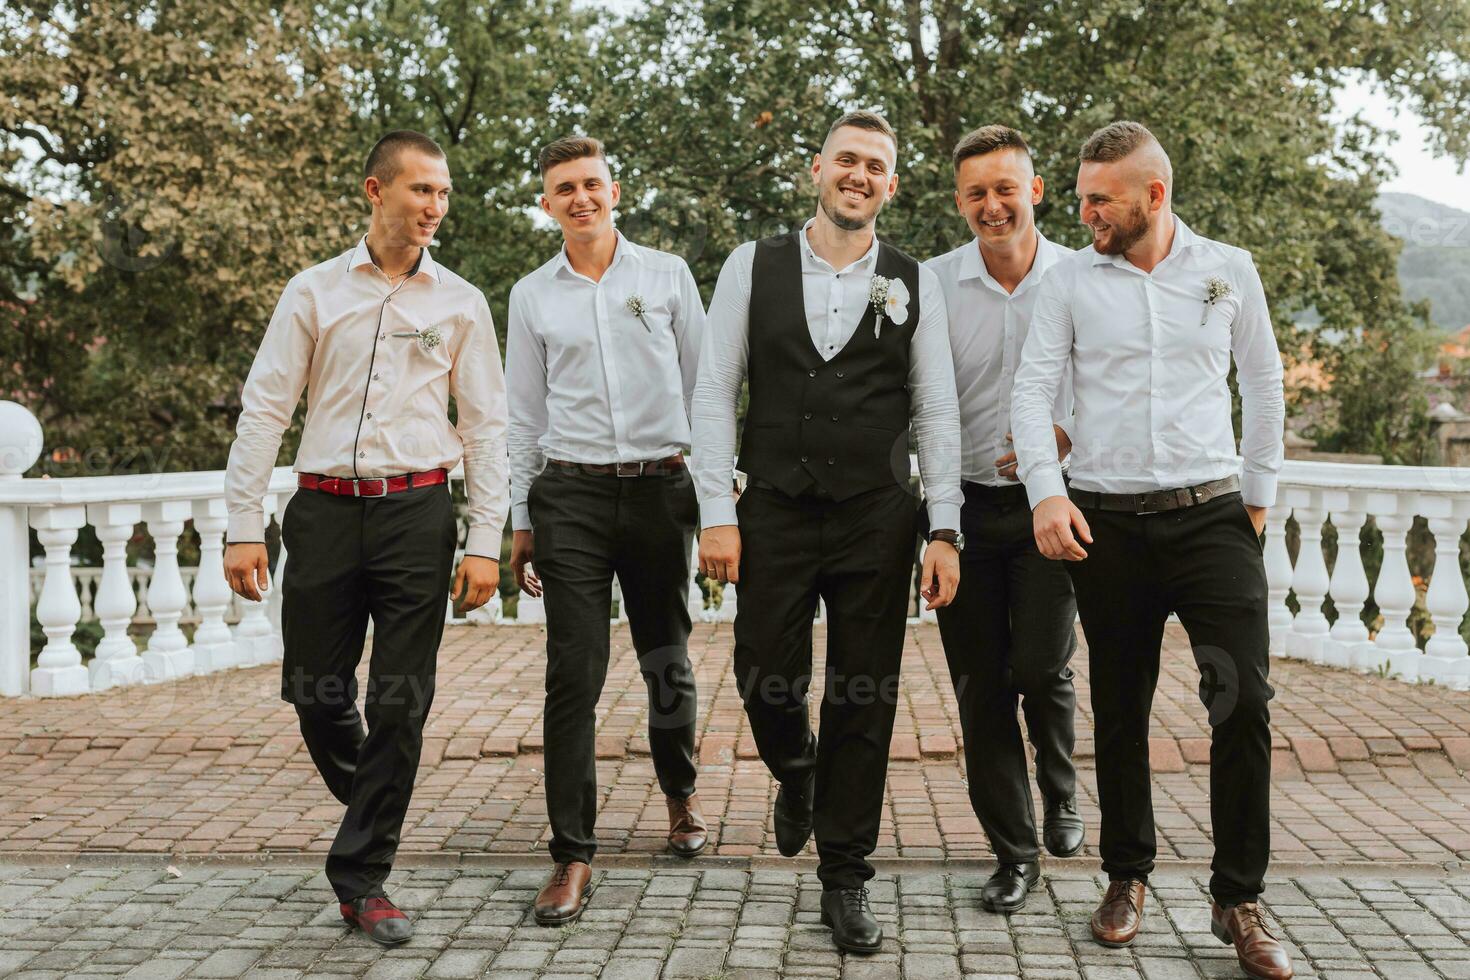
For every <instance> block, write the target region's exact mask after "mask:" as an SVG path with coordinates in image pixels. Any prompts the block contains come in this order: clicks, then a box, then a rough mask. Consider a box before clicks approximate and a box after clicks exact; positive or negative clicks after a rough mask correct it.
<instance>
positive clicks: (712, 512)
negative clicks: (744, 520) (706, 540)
mask: <svg viewBox="0 0 1470 980" xmlns="http://www.w3.org/2000/svg"><path fill="white" fill-rule="evenodd" d="M739 523H740V521H739V519H737V518H736V516H735V498H734V497H733V496H732V495H730V494H721V495H720V496H718V497H716V498H715V499H714V500H706V501H705V502H704V503H702V504H700V505H699V526H700V527H701V528H711V527H720V526H722V525H726V524H739Z"/></svg>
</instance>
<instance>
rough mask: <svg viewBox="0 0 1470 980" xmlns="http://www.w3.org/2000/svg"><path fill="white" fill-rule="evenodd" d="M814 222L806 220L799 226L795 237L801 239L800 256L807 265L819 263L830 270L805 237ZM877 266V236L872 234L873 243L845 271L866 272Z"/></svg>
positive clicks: (811, 219) (810, 219)
mask: <svg viewBox="0 0 1470 980" xmlns="http://www.w3.org/2000/svg"><path fill="white" fill-rule="evenodd" d="M816 220H817V219H816V218H808V219H806V224H804V225H802V226H801V234H800V235H799V236H797V237H799V238H800V239H801V255H802V258H803V260H804V261H806V262H809V263H815V262H820V263H821V264H822V265H824V266H826V267H827V268H829V269H831V268H832V266H831V264H830V263H828V262H827V260H826V259H824V258H822V257H821V256H820V255H818V254H817V253H816V252H815V251H813V250H812V243H811V239H809V238H807V236H806V233H807V231H808V230H809V229H810V228H811V226H812V225H813V224H815V223H816ZM877 265H878V236H877V234H874V235H873V243H872V244H871V245H869V246H868V250H867V251H866V252H864V253H863V255H862V258H860V259H858V260H857V261H855V262H853V263H852V265H850V266H848V267H847V269H858V268H861V270H862V271H867V270H868V269H872V268H876V267H877ZM847 269H836V270H834V271H836V272H846V271H847Z"/></svg>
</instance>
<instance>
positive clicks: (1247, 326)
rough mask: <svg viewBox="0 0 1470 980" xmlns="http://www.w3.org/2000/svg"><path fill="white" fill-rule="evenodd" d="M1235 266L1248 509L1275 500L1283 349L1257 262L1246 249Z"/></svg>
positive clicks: (1233, 345)
mask: <svg viewBox="0 0 1470 980" xmlns="http://www.w3.org/2000/svg"><path fill="white" fill-rule="evenodd" d="M1236 264H1237V270H1238V271H1237V273H1236V276H1235V278H1236V279H1237V281H1238V282H1240V284H1241V297H1240V300H1241V302H1240V312H1239V313H1238V314H1237V315H1236V317H1235V322H1234V323H1232V324H1231V326H1230V352H1231V354H1232V356H1234V358H1235V377H1236V382H1237V384H1238V385H1239V387H1240V412H1241V426H1240V455H1241V474H1240V496H1241V500H1242V502H1244V503H1246V504H1249V505H1250V506H1252V507H1270V506H1272V505H1273V504H1275V503H1276V479H1277V475H1278V474H1279V473H1280V472H1281V463H1282V460H1283V458H1284V456H1285V447H1284V446H1283V444H1282V427H1283V426H1284V425H1285V422H1286V397H1285V394H1284V392H1283V390H1282V368H1281V350H1280V348H1279V347H1278V346H1277V344H1276V331H1275V330H1273V329H1272V327H1271V312H1270V309H1269V308H1268V307H1267V305H1266V291H1265V289H1264V288H1263V287H1262V286H1261V276H1260V273H1259V272H1257V271H1256V264H1255V262H1254V261H1253V260H1252V259H1251V257H1250V254H1249V253H1241V256H1240V257H1239V258H1238V260H1237V263H1236Z"/></svg>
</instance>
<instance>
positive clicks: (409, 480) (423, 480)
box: [296, 469, 449, 497]
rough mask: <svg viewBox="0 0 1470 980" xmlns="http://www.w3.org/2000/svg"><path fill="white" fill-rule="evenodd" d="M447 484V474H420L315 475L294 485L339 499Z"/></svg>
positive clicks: (302, 475) (300, 476)
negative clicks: (330, 494)
mask: <svg viewBox="0 0 1470 980" xmlns="http://www.w3.org/2000/svg"><path fill="white" fill-rule="evenodd" d="M448 482H449V471H448V470H445V469H438V470H427V471H425V472H423V473H405V474H403V475H402V476H369V477H362V478H359V479H353V478H352V477H350V476H320V475H318V474H316V473H298V474H297V475H296V485H297V486H298V487H300V488H301V489H303V490H316V491H318V492H319V493H334V494H336V495H337V496H339V497H385V496H387V495H388V494H390V493H402V492H403V491H404V490H412V489H415V488H417V487H435V486H438V485H439V484H441V483H448Z"/></svg>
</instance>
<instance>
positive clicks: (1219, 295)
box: [1199, 276, 1235, 326]
mask: <svg viewBox="0 0 1470 980" xmlns="http://www.w3.org/2000/svg"><path fill="white" fill-rule="evenodd" d="M1234 292H1235V287H1233V286H1231V285H1230V283H1228V282H1226V281H1225V280H1224V279H1221V278H1220V277H1219V276H1211V277H1210V278H1208V279H1206V280H1205V310H1204V312H1203V313H1202V314H1200V318H1199V325H1200V326H1204V325H1205V322H1206V321H1207V320H1209V318H1210V308H1211V307H1212V306H1214V305H1215V304H1216V303H1218V302H1219V301H1220V300H1222V299H1224V298H1225V297H1226V296H1229V295H1231V294H1232V293H1234Z"/></svg>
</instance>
